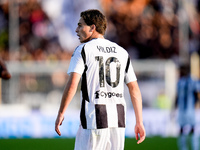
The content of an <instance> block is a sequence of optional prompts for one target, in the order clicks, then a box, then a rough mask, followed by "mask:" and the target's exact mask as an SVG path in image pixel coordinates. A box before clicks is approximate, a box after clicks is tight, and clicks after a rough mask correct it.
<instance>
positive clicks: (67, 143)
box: [0, 137, 178, 150]
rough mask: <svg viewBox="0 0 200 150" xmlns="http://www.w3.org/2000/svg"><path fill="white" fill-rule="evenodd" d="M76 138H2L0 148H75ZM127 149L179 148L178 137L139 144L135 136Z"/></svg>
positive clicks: (151, 140) (12, 149) (166, 149)
mask: <svg viewBox="0 0 200 150" xmlns="http://www.w3.org/2000/svg"><path fill="white" fill-rule="evenodd" d="M74 142H75V139H74V138H72V139H70V138H56V139H0V150H73V148H74ZM125 150H178V148H177V138H172V137H168V138H162V137H147V138H146V139H145V141H144V142H143V143H142V144H139V145H137V143H136V140H135V139H133V138H126V141H125Z"/></svg>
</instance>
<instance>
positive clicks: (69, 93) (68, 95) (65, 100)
mask: <svg viewBox="0 0 200 150" xmlns="http://www.w3.org/2000/svg"><path fill="white" fill-rule="evenodd" d="M75 92H76V89H68V88H67V87H66V88H65V90H64V93H63V96H62V100H61V104H60V109H59V113H60V114H62V115H64V113H65V111H66V109H67V107H68V106H69V104H70V102H71V100H72V98H73V96H74V95H75Z"/></svg>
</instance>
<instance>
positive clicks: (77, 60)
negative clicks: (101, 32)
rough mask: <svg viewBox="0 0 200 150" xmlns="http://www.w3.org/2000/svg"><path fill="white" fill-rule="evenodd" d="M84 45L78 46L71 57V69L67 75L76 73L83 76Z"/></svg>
mask: <svg viewBox="0 0 200 150" xmlns="http://www.w3.org/2000/svg"><path fill="white" fill-rule="evenodd" d="M82 47H83V45H80V46H78V47H77V48H76V49H75V50H74V53H73V55H72V57H71V60H70V64H69V68H68V71H67V74H70V73H71V72H76V73H78V74H80V75H82V73H83V71H84V62H83V58H82V55H81V51H82Z"/></svg>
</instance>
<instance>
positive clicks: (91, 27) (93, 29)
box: [90, 24, 96, 32]
mask: <svg viewBox="0 0 200 150" xmlns="http://www.w3.org/2000/svg"><path fill="white" fill-rule="evenodd" d="M95 30H96V26H95V25H94V24H93V25H91V26H90V32H94V31H95Z"/></svg>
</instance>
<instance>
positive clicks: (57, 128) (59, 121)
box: [55, 115, 64, 136]
mask: <svg viewBox="0 0 200 150" xmlns="http://www.w3.org/2000/svg"><path fill="white" fill-rule="evenodd" d="M63 120H64V116H63V115H58V116H57V119H56V122H55V131H56V132H57V134H58V135H59V136H61V132H60V129H59V126H61V125H62V122H63Z"/></svg>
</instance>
